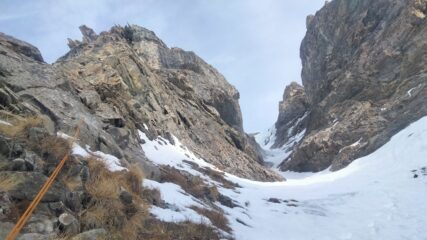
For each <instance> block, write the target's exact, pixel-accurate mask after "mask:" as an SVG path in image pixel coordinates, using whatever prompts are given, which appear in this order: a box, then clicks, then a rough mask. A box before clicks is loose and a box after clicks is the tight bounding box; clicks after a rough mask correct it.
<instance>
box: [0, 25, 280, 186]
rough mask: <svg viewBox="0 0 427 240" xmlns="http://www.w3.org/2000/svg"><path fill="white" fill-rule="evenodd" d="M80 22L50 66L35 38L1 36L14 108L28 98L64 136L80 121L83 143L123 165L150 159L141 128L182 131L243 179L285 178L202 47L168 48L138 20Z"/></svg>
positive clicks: (4, 77) (4, 83) (0, 69)
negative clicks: (95, 25) (104, 24)
mask: <svg viewBox="0 0 427 240" xmlns="http://www.w3.org/2000/svg"><path fill="white" fill-rule="evenodd" d="M80 30H81V32H82V35H83V40H82V41H78V40H71V39H69V40H68V41H69V44H68V45H69V47H70V51H69V52H68V53H67V54H66V55H65V56H63V57H61V58H60V59H58V61H56V62H55V63H53V64H46V63H44V62H43V58H42V56H41V54H40V52H39V51H38V50H37V48H35V47H33V46H31V45H30V44H28V43H25V42H22V41H20V40H17V39H15V38H13V37H10V36H7V35H5V34H2V35H0V48H1V54H0V84H1V87H2V88H1V90H2V91H1V93H2V95H1V99H2V105H3V106H7V107H8V108H10V109H17V108H19V107H18V106H17V105H16V104H14V103H15V102H16V101H19V100H22V101H23V102H25V104H26V105H28V106H31V109H32V110H33V111H35V112H37V113H39V114H42V115H45V116H46V117H47V118H48V119H49V120H51V122H52V123H51V125H52V128H53V129H52V130H54V131H62V132H64V133H67V134H71V132H70V131H71V130H72V129H73V128H74V127H75V126H76V125H77V124H78V123H79V121H80V120H82V122H83V127H82V129H83V131H82V136H81V139H80V140H81V141H82V144H84V145H88V146H90V147H91V149H93V150H100V151H103V152H105V153H109V154H112V155H114V156H116V157H118V158H119V159H121V161H123V162H125V163H135V162H142V163H143V164H144V165H147V164H149V163H147V161H144V159H145V157H144V153H143V152H142V150H141V149H140V147H139V144H140V141H141V140H139V136H138V133H137V131H138V130H140V131H142V132H144V133H146V134H147V135H148V136H150V138H154V137H157V136H163V137H164V138H166V139H169V140H170V141H173V138H172V136H176V137H177V138H178V139H180V141H182V142H183V143H184V144H185V145H186V146H187V147H189V148H190V149H191V150H192V151H193V152H195V153H196V154H197V155H198V156H201V157H203V158H204V159H206V161H208V162H211V163H213V164H214V165H216V166H217V167H219V168H221V169H223V170H225V171H227V172H230V173H234V174H236V175H239V176H241V177H246V178H250V179H255V180H261V181H267V180H269V181H271V180H278V179H280V177H279V176H277V175H276V174H274V173H273V172H271V171H270V170H267V169H265V168H264V167H263V166H262V162H263V160H262V157H261V155H260V153H259V152H258V150H257V147H256V143H255V141H254V140H253V139H252V137H251V136H249V135H247V134H245V133H244V132H243V127H242V115H241V111H240V106H239V103H238V100H239V92H238V91H237V90H236V89H235V87H233V86H232V85H230V84H229V83H228V82H227V81H226V80H225V78H224V77H223V76H222V75H221V74H220V73H219V72H218V71H217V70H216V69H214V68H213V67H212V66H210V65H209V64H207V63H206V62H204V61H203V60H202V59H201V58H199V57H198V56H197V55H196V54H194V53H193V52H187V51H184V50H182V49H179V48H168V47H167V46H166V45H165V44H164V43H163V42H162V41H161V40H160V39H159V38H158V37H157V36H156V35H155V34H154V33H153V32H152V31H149V30H147V29H145V28H143V27H140V26H136V25H129V26H126V27H120V26H115V27H113V28H111V30H110V31H108V32H102V33H100V34H99V35H98V34H96V33H95V32H94V31H93V30H92V29H90V28H88V27H87V26H81V27H80ZM144 169H146V171H147V173H146V174H148V175H149V174H154V173H153V172H149V171H150V170H149V169H153V168H152V167H149V166H146V167H145V168H144ZM153 171H154V170H153Z"/></svg>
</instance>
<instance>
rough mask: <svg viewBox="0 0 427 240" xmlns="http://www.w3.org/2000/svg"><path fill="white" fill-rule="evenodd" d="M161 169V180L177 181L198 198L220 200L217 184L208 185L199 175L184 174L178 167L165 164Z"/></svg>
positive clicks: (176, 182) (212, 200)
mask: <svg viewBox="0 0 427 240" xmlns="http://www.w3.org/2000/svg"><path fill="white" fill-rule="evenodd" d="M161 171H162V175H161V179H160V181H161V182H172V183H175V184H177V185H179V186H180V187H181V188H182V189H184V190H185V191H186V192H187V193H189V194H191V195H192V196H194V197H195V198H198V199H202V200H203V199H207V200H209V201H211V202H215V201H217V200H218V197H219V192H218V189H217V188H216V186H209V185H207V184H206V183H205V182H204V181H203V179H202V178H200V177H199V176H194V175H191V174H184V173H181V172H180V171H179V170H178V169H176V168H174V167H169V166H163V167H162V168H161Z"/></svg>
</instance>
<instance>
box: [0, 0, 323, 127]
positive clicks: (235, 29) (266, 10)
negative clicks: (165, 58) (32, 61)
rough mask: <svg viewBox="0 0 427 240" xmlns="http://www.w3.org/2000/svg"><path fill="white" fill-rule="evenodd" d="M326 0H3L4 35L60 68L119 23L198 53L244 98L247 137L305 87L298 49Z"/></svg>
mask: <svg viewBox="0 0 427 240" xmlns="http://www.w3.org/2000/svg"><path fill="white" fill-rule="evenodd" d="M324 2H325V1H324V0H209V1H208V0H179V1H178V0H139V1H137V0H134V1H131V0H105V1H102V0H94V1H90V0H61V1H56V0H45V1H43V0H39V1H34V0H21V1H17V0H2V1H1V2H0V31H1V32H4V33H6V34H9V35H12V36H15V37H17V38H19V39H21V40H24V41H27V42H29V43H31V44H33V45H35V46H36V47H38V48H39V49H40V51H41V52H42V54H43V57H44V59H45V61H47V62H50V63H51V62H54V61H55V60H56V59H57V58H59V57H60V56H62V55H64V54H65V53H66V52H67V51H68V47H67V45H66V42H67V41H66V39H67V38H72V39H81V35H80V32H79V30H78V26H80V25H82V24H86V25H88V26H89V27H91V28H93V29H94V30H95V31H96V32H97V33H99V32H100V31H104V30H108V29H109V28H110V27H111V26H112V25H114V24H120V25H125V24H126V23H131V24H138V25H141V26H143V27H146V28H148V29H150V30H153V31H154V32H155V33H156V34H157V35H158V36H159V37H160V38H161V39H162V40H163V41H164V42H165V43H166V44H167V45H168V46H169V47H174V46H176V47H180V48H183V49H184V50H191V51H194V52H195V53H196V54H198V55H199V56H200V57H202V58H203V59H204V60H205V61H207V62H208V63H210V64H211V65H213V66H214V67H216V68H217V69H218V70H219V71H220V72H221V73H222V74H224V76H225V77H226V78H227V80H228V81H229V82H230V83H232V84H233V85H234V86H236V87H237V89H238V90H239V92H240V105H241V108H242V112H243V121H244V127H245V130H246V131H247V132H257V131H263V130H266V129H267V128H268V127H270V126H271V125H272V124H274V122H275V120H276V118H277V114H278V102H279V101H280V100H281V98H282V94H283V90H284V88H285V86H286V85H287V84H288V83H290V82H291V81H297V82H301V77H300V72H301V61H300V59H299V45H300V42H301V40H302V38H303V37H304V34H305V31H306V28H305V19H306V16H307V15H309V14H314V13H315V12H316V11H317V10H318V9H320V8H321V7H322V6H323V4H324Z"/></svg>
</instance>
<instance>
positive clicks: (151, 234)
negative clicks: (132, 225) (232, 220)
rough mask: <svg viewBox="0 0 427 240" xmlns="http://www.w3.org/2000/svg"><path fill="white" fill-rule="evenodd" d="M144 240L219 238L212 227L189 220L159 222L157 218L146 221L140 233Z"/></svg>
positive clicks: (216, 239) (211, 239) (201, 239)
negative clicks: (143, 229)
mask: <svg viewBox="0 0 427 240" xmlns="http://www.w3.org/2000/svg"><path fill="white" fill-rule="evenodd" d="M140 239H144V240H219V239H222V238H220V237H219V235H218V233H217V232H216V230H215V229H214V228H212V227H211V226H209V225H206V224H199V223H193V222H190V221H185V222H180V223H170V222H161V221H159V220H157V219H150V220H149V221H146V224H145V231H143V232H141V233H140Z"/></svg>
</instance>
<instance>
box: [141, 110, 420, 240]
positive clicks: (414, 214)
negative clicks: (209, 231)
mask: <svg viewBox="0 0 427 240" xmlns="http://www.w3.org/2000/svg"><path fill="white" fill-rule="evenodd" d="M141 136H142V137H143V138H145V139H144V140H145V141H146V143H145V144H143V145H142V148H143V149H144V151H145V152H146V155H147V157H148V158H149V159H150V160H151V161H153V162H154V163H156V164H160V165H161V164H168V165H173V166H175V167H177V168H179V169H182V170H186V171H188V172H191V173H192V174H199V175H203V174H201V173H198V172H197V171H195V170H194V169H192V168H190V166H189V165H188V164H186V163H185V162H183V160H188V161H192V162H195V163H197V164H200V165H203V166H209V167H212V168H214V167H213V166H210V165H208V164H207V163H205V162H204V161H203V159H200V158H197V157H196V156H194V154H191V153H190V152H189V151H188V150H187V149H186V148H185V147H184V146H182V145H181V144H180V143H179V141H175V145H173V144H171V143H169V142H166V143H165V141H166V140H164V139H162V140H159V139H157V140H154V141H150V140H148V138H146V137H145V136H144V134H141ZM426 167H427V117H424V118H422V119H420V120H418V121H417V122H415V123H413V124H411V125H410V126H409V127H407V128H406V129H404V130H402V131H401V132H399V133H398V134H396V135H395V136H394V137H393V138H392V139H391V140H390V141H389V142H388V143H387V144H385V145H384V146H383V147H381V148H380V149H378V150H377V151H375V152H374V153H372V154H370V155H368V156H366V157H363V158H360V159H358V160H356V161H354V162H352V163H351V164H350V165H349V166H348V167H346V168H345V169H343V170H340V171H336V172H330V171H328V170H325V171H323V172H320V173H315V174H311V173H291V172H287V173H284V175H285V177H286V178H287V179H288V180H287V181H285V182H271V183H265V182H256V181H250V180H247V179H242V178H238V177H236V176H233V175H230V174H226V178H227V179H228V180H230V181H232V182H235V183H237V184H239V185H240V186H241V187H240V188H237V189H234V190H232V189H225V188H223V187H221V186H220V185H219V184H218V183H216V182H215V181H213V180H211V179H209V177H206V176H204V179H205V180H206V181H208V182H209V184H215V185H217V186H218V189H219V191H220V192H221V193H222V194H224V195H226V196H228V197H230V198H232V199H233V201H234V202H235V203H237V204H238V205H240V207H234V208H229V207H225V206H222V205H220V204H219V203H217V205H218V206H219V207H221V208H222V209H223V210H224V211H225V213H226V214H227V218H228V219H229V221H230V225H231V228H232V229H233V235H234V236H235V238H236V239H244V240H246V239H256V240H258V239H272V240H274V239H290V240H292V239H295V240H300V239H301V240H305V239H316V240H319V239H325V240H326V239H357V240H360V239H387V240H390V239H396V240H397V239H413V240H418V239H427V204H426V203H425V200H426V199H427V170H426ZM150 184H151V185H153V186H157V187H159V185H161V184H160V183H153V182H152V181H150V182H149V183H148V184H147V185H150ZM163 184H165V185H166V184H168V183H163ZM159 188H160V190H161V191H162V195H163V197H164V199H166V201H170V202H173V201H175V200H174V199H177V197H180V194H181V195H182V196H181V198H184V197H185V196H186V195H185V194H184V193H183V192H182V191H175V190H174V191H170V190H169V189H170V188H172V187H166V186H164V187H159ZM175 188H176V187H175ZM168 199H169V200H168ZM186 201H187V200H182V201H181V200H180V201H178V202H179V204H180V206H179V207H180V208H185V207H186V204H188V205H191V204H194V203H187V202H186ZM193 201H197V200H195V199H193ZM171 212H179V211H177V209H166V210H165V209H163V210H162V211H159V210H158V209H153V213H154V214H156V215H157V216H158V217H159V218H162V219H168V217H167V216H170V215H171V214H170V213H171ZM193 214H194V213H193V212H191V213H190V216H192V215H193ZM169 219H170V218H169ZM200 219H201V218H200ZM170 220H173V219H170ZM176 220H177V221H180V219H179V218H177V219H176Z"/></svg>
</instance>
